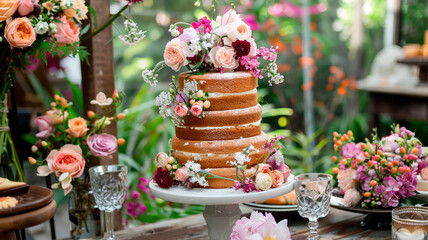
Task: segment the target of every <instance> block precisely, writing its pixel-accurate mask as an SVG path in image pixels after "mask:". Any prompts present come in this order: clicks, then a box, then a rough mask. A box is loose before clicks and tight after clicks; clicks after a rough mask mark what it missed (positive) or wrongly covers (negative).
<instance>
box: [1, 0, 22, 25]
mask: <svg viewBox="0 0 428 240" xmlns="http://www.w3.org/2000/svg"><path fill="white" fill-rule="evenodd" d="M21 1H22V0H0V22H3V21H6V19H8V18H10V17H12V15H13V14H14V13H15V12H16V10H17V9H18V7H19V5H21Z"/></svg>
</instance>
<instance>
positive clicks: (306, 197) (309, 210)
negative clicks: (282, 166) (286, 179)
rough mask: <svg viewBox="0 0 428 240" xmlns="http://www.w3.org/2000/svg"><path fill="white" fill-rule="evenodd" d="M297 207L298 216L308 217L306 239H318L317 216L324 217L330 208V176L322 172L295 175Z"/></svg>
mask: <svg viewBox="0 0 428 240" xmlns="http://www.w3.org/2000/svg"><path fill="white" fill-rule="evenodd" d="M294 189H295V191H296V198H297V207H298V212H299V214H300V216H302V217H304V218H308V219H309V223H308V226H309V229H310V232H309V235H308V239H310V240H312V239H319V235H318V233H317V228H318V218H320V217H325V216H327V214H328V211H329V209H330V198H331V190H332V177H331V175H328V174H322V173H305V174H301V175H298V176H296V177H295V181H294Z"/></svg>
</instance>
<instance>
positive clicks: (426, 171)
mask: <svg viewBox="0 0 428 240" xmlns="http://www.w3.org/2000/svg"><path fill="white" fill-rule="evenodd" d="M420 174H421V178H422V179H423V180H428V167H424V168H422V170H421V173H420Z"/></svg>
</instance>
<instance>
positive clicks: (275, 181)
mask: <svg viewBox="0 0 428 240" xmlns="http://www.w3.org/2000/svg"><path fill="white" fill-rule="evenodd" d="M270 177H271V178H272V187H273V188H276V187H279V186H281V185H282V184H283V183H284V174H283V173H282V172H281V171H279V170H275V171H272V172H271V174H270Z"/></svg>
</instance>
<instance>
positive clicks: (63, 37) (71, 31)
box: [53, 16, 80, 45]
mask: <svg viewBox="0 0 428 240" xmlns="http://www.w3.org/2000/svg"><path fill="white" fill-rule="evenodd" d="M58 20H59V21H61V23H55V24H56V27H57V33H55V34H54V35H53V37H54V38H56V40H57V41H58V43H59V44H60V45H64V44H73V43H75V42H78V41H79V34H80V29H79V27H78V26H77V24H76V23H75V22H74V21H73V19H68V20H67V18H66V17H65V16H62V17H60V18H59V19H58Z"/></svg>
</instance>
